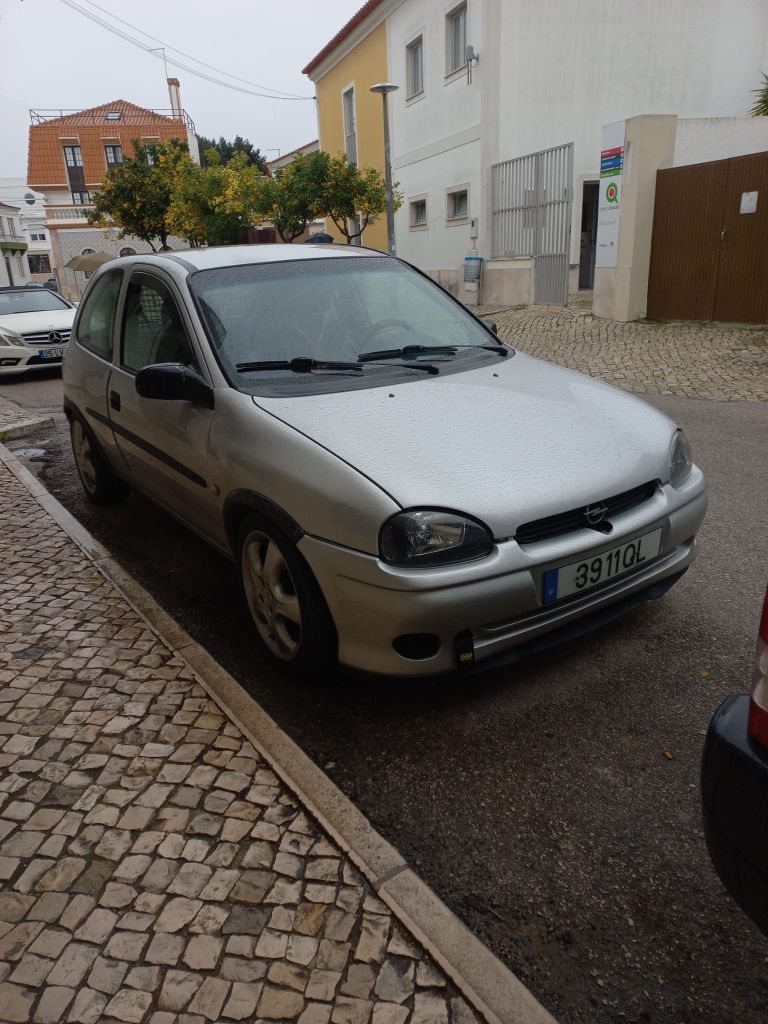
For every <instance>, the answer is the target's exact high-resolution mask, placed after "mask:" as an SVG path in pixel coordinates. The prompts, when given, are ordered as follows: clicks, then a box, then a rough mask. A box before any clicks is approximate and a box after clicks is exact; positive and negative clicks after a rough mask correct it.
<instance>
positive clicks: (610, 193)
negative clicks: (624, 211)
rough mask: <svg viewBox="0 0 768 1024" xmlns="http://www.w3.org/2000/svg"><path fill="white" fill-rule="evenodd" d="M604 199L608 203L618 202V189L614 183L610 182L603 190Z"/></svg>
mask: <svg viewBox="0 0 768 1024" xmlns="http://www.w3.org/2000/svg"><path fill="white" fill-rule="evenodd" d="M605 198H606V201H607V202H609V203H618V201H619V188H618V185H617V184H616V182H615V181H612V182H611V183H610V185H609V186H608V187H607V188H606V190H605Z"/></svg>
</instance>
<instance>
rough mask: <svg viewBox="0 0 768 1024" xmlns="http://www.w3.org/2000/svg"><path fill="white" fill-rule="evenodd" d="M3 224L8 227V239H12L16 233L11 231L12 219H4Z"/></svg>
mask: <svg viewBox="0 0 768 1024" xmlns="http://www.w3.org/2000/svg"><path fill="white" fill-rule="evenodd" d="M5 222H6V224H7V225H8V237H9V238H13V237H14V236H15V235H16V232H15V231H14V229H13V218H12V217H6V218H5Z"/></svg>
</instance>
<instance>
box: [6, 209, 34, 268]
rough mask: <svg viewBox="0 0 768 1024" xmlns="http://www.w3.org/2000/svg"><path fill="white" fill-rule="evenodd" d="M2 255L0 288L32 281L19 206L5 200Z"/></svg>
mask: <svg viewBox="0 0 768 1024" xmlns="http://www.w3.org/2000/svg"><path fill="white" fill-rule="evenodd" d="M0 257H2V259H0V288H5V287H7V286H8V285H18V284H29V283H30V279H29V267H28V266H27V243H26V241H25V239H24V235H23V234H22V229H21V217H20V216H19V208H18V207H17V206H11V205H10V203H4V202H0Z"/></svg>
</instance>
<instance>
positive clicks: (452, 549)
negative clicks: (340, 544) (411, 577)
mask: <svg viewBox="0 0 768 1024" xmlns="http://www.w3.org/2000/svg"><path fill="white" fill-rule="evenodd" d="M492 549H493V537H492V536H491V534H490V532H489V530H488V529H487V527H485V526H483V525H482V523H478V522H477V521H476V520H474V519H469V518H468V517H467V516H462V515H460V514H459V513H458V512H440V511H430V510H422V509H419V510H415V511H412V512H398V513H397V515H394V516H392V518H391V519H389V520H388V521H387V522H386V523H385V524H384V526H382V528H381V533H380V534H379V551H380V553H381V557H382V560H383V561H385V562H388V563H389V565H400V566H407V567H409V568H412V567H420V566H432V565H451V564H453V563H455V562H468V561H470V560H471V559H473V558H482V557H483V556H484V555H487V554H489V553H490V551H491V550H492Z"/></svg>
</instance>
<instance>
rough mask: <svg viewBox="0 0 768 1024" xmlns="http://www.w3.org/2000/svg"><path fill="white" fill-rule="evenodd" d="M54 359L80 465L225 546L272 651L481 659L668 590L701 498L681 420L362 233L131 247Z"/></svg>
mask: <svg viewBox="0 0 768 1024" xmlns="http://www.w3.org/2000/svg"><path fill="white" fill-rule="evenodd" d="M72 342H73V343H72V344H70V346H69V351H68V352H67V355H66V358H65V362H64V370H63V377H64V394H65V398H64V403H65V410H66V413H67V416H68V418H69V421H70V424H71V431H72V446H73V450H74V456H75V462H76V464H77V468H78V471H79V474H80V478H81V480H82V483H83V487H84V488H85V491H86V493H87V494H88V496H89V497H90V498H92V499H93V500H94V501H96V502H110V501H115V500H117V499H119V498H120V497H121V496H123V495H124V494H125V493H126V491H127V489H128V487H129V486H130V487H133V488H135V489H136V490H137V491H140V492H141V493H142V494H144V495H146V496H147V497H149V498H151V499H152V500H153V501H155V502H157V503H158V504H159V505H162V507H163V508H165V509H166V510H167V511H168V512H170V513H171V514H172V515H174V516H176V517H177V518H178V519H179V520H181V521H182V522H183V523H184V524H186V525H187V526H188V527H189V528H190V529H192V530H194V531H195V533H197V534H199V535H200V536H201V537H203V538H204V539H205V540H206V541H208V542H209V543H210V544H212V545H213V546H214V547H216V548H217V549H218V550H219V551H221V552H222V553H224V554H225V555H227V556H228V557H229V558H231V559H232V560H234V561H235V562H236V563H237V564H238V566H239V568H240V572H241V575H242V584H243V590H244V593H245V598H246V601H247V603H248V607H249V609H250V613H251V616H252V617H253V622H254V625H255V627H256V629H255V632H256V635H257V636H258V637H259V638H260V641H261V643H262V645H263V647H264V649H265V651H266V653H267V654H268V655H269V656H270V657H271V658H272V659H274V660H275V661H276V662H278V663H279V664H280V665H281V666H282V667H283V669H284V670H285V671H286V672H288V673H290V674H292V675H296V676H299V675H308V674H315V673H319V672H320V671H322V670H323V669H324V668H328V667H329V666H330V665H332V664H333V663H334V662H335V660H336V659H338V660H339V661H340V662H341V663H342V664H343V665H346V666H350V667H353V668H355V669H361V670H364V671H367V672H374V673H381V674H385V675H392V676H403V675H408V676H414V675H422V676H427V675H430V674H433V673H438V672H443V671H450V670H452V669H457V668H472V667H475V666H478V667H481V666H483V667H485V666H491V665H498V664H501V663H503V662H506V661H510V660H514V659H516V658H518V657H520V655H521V654H522V653H523V652H527V651H535V650H538V649H541V648H543V647H546V646H549V645H551V644H553V643H555V642H556V641H557V640H559V639H563V638H569V637H572V636H575V635H578V634H579V633H582V632H585V631H586V630H588V629H592V628H595V627H597V626H600V625H601V624H603V623H605V622H606V621H608V620H609V619H611V618H613V617H614V616H616V615H618V614H619V613H621V612H622V611H624V610H626V609H628V608H630V607H632V606H634V605H635V604H637V603H639V602H641V601H644V600H646V599H648V598H657V597H660V596H661V595H662V594H663V593H664V592H665V591H666V590H667V589H668V588H669V587H670V586H671V585H672V584H673V583H674V582H675V581H676V580H677V579H679V578H680V576H681V575H682V574H683V573H684V572H685V570H686V569H687V568H688V566H689V565H690V564H691V562H692V561H693V558H694V553H695V535H696V531H697V530H698V528H699V526H700V524H701V521H702V519H703V517H704V512H705V509H706V503H707V499H706V488H705V483H704V477H703V475H702V472H701V470H700V469H699V468H698V467H697V466H695V465H694V464H693V462H692V459H691V450H690V448H689V446H688V443H687V441H686V439H685V437H684V435H683V433H682V431H681V430H680V429H679V428H678V427H677V426H676V425H675V424H674V423H673V422H671V421H670V420H669V419H667V417H666V416H663V415H662V414H661V413H659V412H657V411H656V410H655V409H653V408H651V407H650V406H649V405H646V404H645V403H644V402H642V401H640V400H639V399H637V398H633V397H630V396H629V395H626V394H624V393H623V392H621V391H618V390H616V389H615V388H612V387H608V386H607V385H605V384H601V383H599V382H597V381H595V380H592V379H590V378H589V377H584V376H581V375H580V374H578V373H574V372H572V371H570V370H565V369H562V368H561V367H558V366H553V365H551V364H549V363H545V362H541V361H539V360H538V359H532V358H530V357H529V356H526V355H523V354H522V353H521V352H516V351H515V350H514V349H512V348H510V347H508V346H506V345H503V344H501V343H500V342H499V341H498V339H497V338H496V336H495V333H494V330H493V327H492V325H491V326H488V325H486V324H484V323H482V322H481V321H479V320H477V319H476V318H475V317H474V316H472V314H471V313H469V312H468V311H467V310H466V309H465V308H464V307H463V306H462V305H461V304H460V303H458V302H457V301H456V300H455V299H453V298H452V297H451V296H450V295H448V294H447V293H446V292H445V291H443V290H442V289H441V288H439V287H438V286H437V285H436V284H434V283H433V282H432V281H430V280H429V279H428V278H427V277H425V276H424V275H423V274H421V273H420V272H419V271H417V270H415V269H413V268H412V267H410V266H408V265H407V264H405V263H403V262H402V261H400V260H398V259H395V258H392V257H390V256H385V255H383V254H382V253H379V252H374V251H370V250H366V249H360V248H348V247H334V246H328V247H321V246H307V247H306V248H304V247H299V246H295V245H275V246H258V247H257V246H238V247H232V248H221V249H197V250H192V251H189V252H183V253H167V254H163V255H149V256H137V257H127V258H125V259H120V260H114V261H112V262H110V263H107V264H105V266H104V267H102V268H101V269H100V270H99V271H97V272H96V273H95V274H94V276H93V279H92V280H91V282H90V285H89V287H88V290H87V292H86V294H85V297H84V299H83V301H82V303H81V304H80V308H79V310H78V313H77V318H76V320H75V324H74V328H73V334H72Z"/></svg>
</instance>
